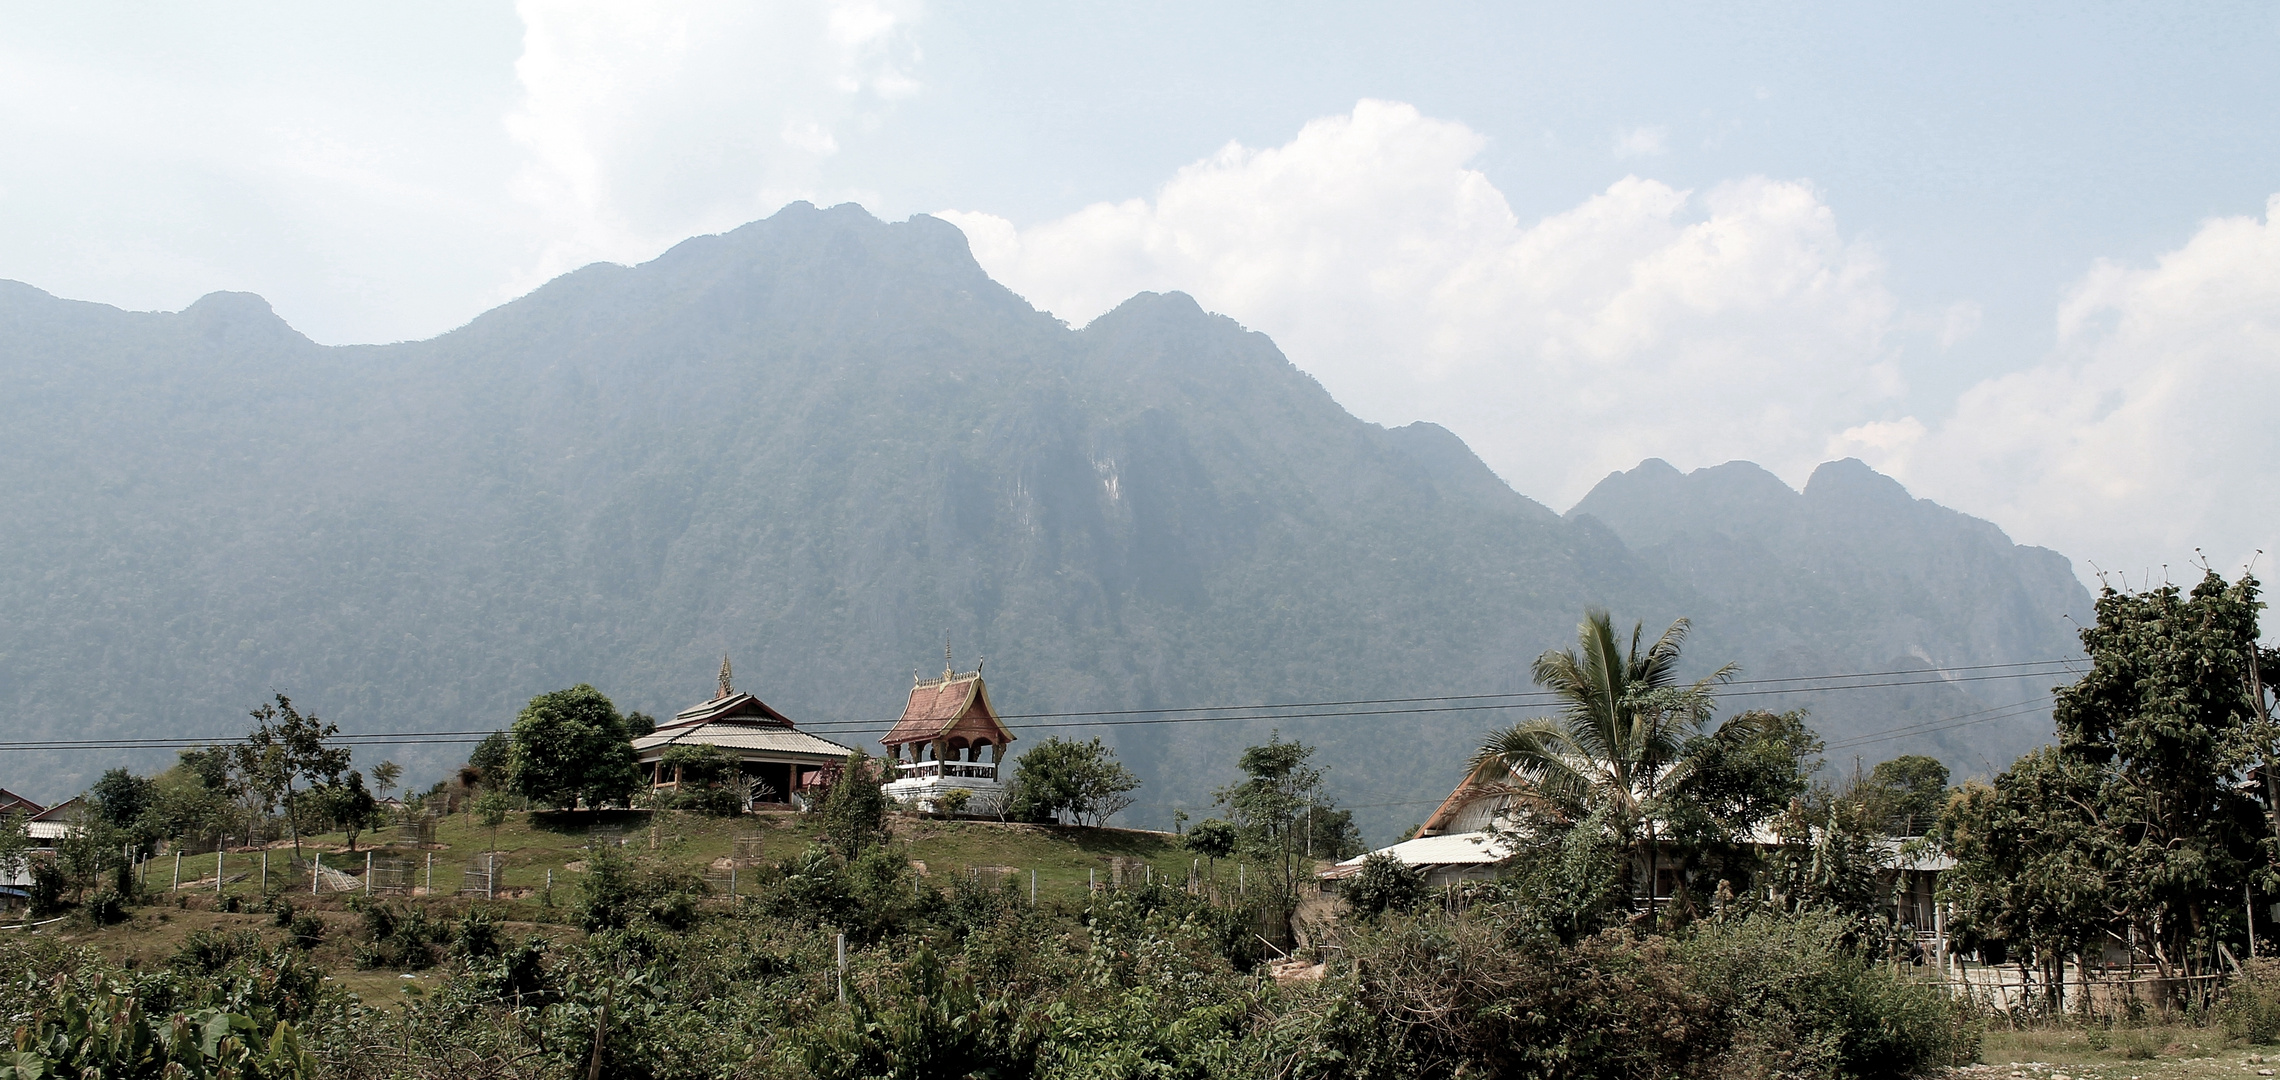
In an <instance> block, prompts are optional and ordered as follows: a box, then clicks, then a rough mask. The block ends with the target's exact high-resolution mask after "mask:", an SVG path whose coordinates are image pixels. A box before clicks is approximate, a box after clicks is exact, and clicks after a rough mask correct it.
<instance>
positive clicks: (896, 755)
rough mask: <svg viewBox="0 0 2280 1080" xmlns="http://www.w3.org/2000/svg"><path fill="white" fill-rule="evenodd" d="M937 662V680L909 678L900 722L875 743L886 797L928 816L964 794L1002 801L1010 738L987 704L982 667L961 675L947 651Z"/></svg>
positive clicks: (982, 802) (983, 800) (981, 802)
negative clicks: (883, 751) (885, 768)
mask: <svg viewBox="0 0 2280 1080" xmlns="http://www.w3.org/2000/svg"><path fill="white" fill-rule="evenodd" d="M942 660H943V664H942V677H941V678H939V679H914V680H913V683H914V685H912V686H911V688H910V700H909V701H907V702H906V703H904V705H903V713H902V717H901V718H900V719H898V720H896V721H895V726H894V727H892V728H890V729H888V731H887V734H886V737H885V738H882V739H880V740H879V742H880V743H881V744H882V745H884V746H885V747H886V748H887V759H888V764H890V765H892V766H893V769H894V773H893V776H894V778H893V779H892V780H890V781H888V782H887V786H886V794H887V797H888V798H891V799H896V800H898V801H901V802H904V803H909V804H913V805H916V806H917V807H918V808H919V809H921V810H926V811H930V812H931V811H932V810H933V809H934V808H935V805H936V801H937V800H938V799H939V798H940V797H941V796H943V795H945V794H947V793H949V792H952V791H958V790H964V791H968V792H971V793H972V797H973V798H974V799H975V800H976V802H977V804H979V805H983V806H986V805H989V804H990V803H992V802H995V801H997V800H1001V799H1003V798H1004V795H1005V785H1004V783H1003V782H1002V780H1001V777H1000V775H999V769H1000V766H1001V765H1002V764H1003V762H1004V761H1005V758H1006V753H1005V748H1006V747H1007V746H1008V745H1010V744H1011V743H1012V742H1013V733H1012V732H1011V731H1008V730H1006V726H1005V724H1004V723H1003V722H1001V721H1000V720H999V719H998V715H997V709H996V707H994V706H992V705H991V704H990V692H989V688H988V687H987V686H984V685H983V683H982V666H981V665H980V664H976V665H974V670H972V671H968V672H964V673H960V672H958V671H957V670H955V665H953V664H951V663H950V653H949V650H948V649H944V650H943V654H942ZM985 753H986V754H987V755H988V756H987V760H985V759H984V754H985Z"/></svg>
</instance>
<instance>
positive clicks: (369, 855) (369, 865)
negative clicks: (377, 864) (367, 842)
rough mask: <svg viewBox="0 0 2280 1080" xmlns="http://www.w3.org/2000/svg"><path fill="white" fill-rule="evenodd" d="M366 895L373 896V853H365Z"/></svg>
mask: <svg viewBox="0 0 2280 1080" xmlns="http://www.w3.org/2000/svg"><path fill="white" fill-rule="evenodd" d="M364 895H366V896H370V895H372V853H371V852H369V851H367V852H365V853H364Z"/></svg>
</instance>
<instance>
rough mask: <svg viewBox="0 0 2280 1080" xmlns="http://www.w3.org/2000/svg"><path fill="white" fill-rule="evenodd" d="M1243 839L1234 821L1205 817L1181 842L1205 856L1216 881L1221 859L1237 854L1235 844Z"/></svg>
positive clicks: (1205, 860)
mask: <svg viewBox="0 0 2280 1080" xmlns="http://www.w3.org/2000/svg"><path fill="white" fill-rule="evenodd" d="M1241 841H1242V834H1241V833H1239V832H1237V831H1236V829H1235V823H1234V822H1231V821H1228V820H1227V819H1225V818H1205V819H1203V820H1202V821H1199V822H1196V824H1195V828H1192V829H1189V830H1188V832H1187V836H1186V837H1185V838H1183V839H1182V840H1181V841H1180V842H1181V843H1182V844H1183V845H1185V846H1186V847H1187V849H1188V850H1189V851H1192V852H1195V853H1196V854H1198V855H1201V856H1203V859H1204V862H1205V863H1206V864H1207V865H1208V866H1209V868H1210V873H1211V880H1213V881H1215V882H1216V881H1218V880H1219V860H1221V859H1224V858H1226V857H1228V856H1230V855H1233V854H1235V845H1236V844H1238V843H1240V842H1241Z"/></svg>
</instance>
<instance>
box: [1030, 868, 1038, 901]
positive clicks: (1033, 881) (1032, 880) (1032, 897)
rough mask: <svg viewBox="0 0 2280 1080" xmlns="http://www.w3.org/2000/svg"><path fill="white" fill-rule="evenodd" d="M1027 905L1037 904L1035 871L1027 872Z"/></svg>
mask: <svg viewBox="0 0 2280 1080" xmlns="http://www.w3.org/2000/svg"><path fill="white" fill-rule="evenodd" d="M1029 906H1030V907H1036V906H1037V871H1035V870H1031V871H1030V872H1029Z"/></svg>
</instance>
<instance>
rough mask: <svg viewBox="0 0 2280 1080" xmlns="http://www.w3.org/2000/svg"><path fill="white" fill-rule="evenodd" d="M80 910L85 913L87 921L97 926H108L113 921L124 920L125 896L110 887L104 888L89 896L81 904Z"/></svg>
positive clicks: (125, 910) (125, 914) (125, 913)
mask: <svg viewBox="0 0 2280 1080" xmlns="http://www.w3.org/2000/svg"><path fill="white" fill-rule="evenodd" d="M81 910H82V911H84V912H85V913H86V915H87V921H89V922H91V923H94V924H95V925H97V926H109V925H111V924H113V923H118V922H125V921H126V918H127V898H126V897H124V896H121V895H119V894H118V893H116V892H114V891H112V890H110V889H104V890H102V891H101V892H98V893H95V894H94V895H92V896H89V897H88V898H87V902H86V903H85V904H84V905H82V906H81Z"/></svg>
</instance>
